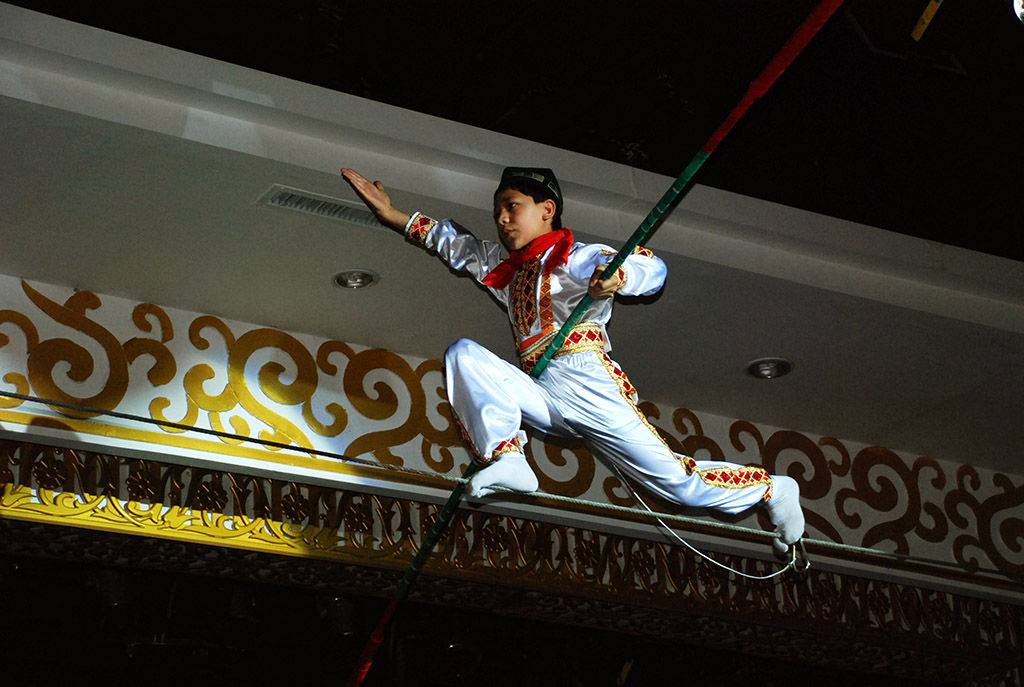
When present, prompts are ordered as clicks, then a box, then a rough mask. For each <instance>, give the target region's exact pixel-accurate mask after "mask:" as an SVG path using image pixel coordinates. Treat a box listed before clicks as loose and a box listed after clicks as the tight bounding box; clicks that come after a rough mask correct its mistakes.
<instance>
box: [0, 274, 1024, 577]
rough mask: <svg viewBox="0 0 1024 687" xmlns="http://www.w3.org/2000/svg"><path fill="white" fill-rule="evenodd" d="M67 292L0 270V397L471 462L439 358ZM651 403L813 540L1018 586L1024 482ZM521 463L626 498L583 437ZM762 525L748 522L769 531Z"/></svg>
mask: <svg viewBox="0 0 1024 687" xmlns="http://www.w3.org/2000/svg"><path fill="white" fill-rule="evenodd" d="M61 291H64V292H65V293H66V292H67V290H66V289H61V288H58V287H48V286H44V285H40V286H38V287H37V286H33V285H31V284H29V283H27V282H19V281H18V280H14V279H11V278H9V277H3V276H0V305H7V306H8V307H6V308H3V309H0V379H2V382H0V388H2V389H4V390H9V391H13V392H15V393H20V394H32V395H36V396H40V397H45V398H52V399H55V400H59V401H63V402H70V403H77V404H82V405H88V406H92V407H96V408H100V409H106V410H116V411H118V412H125V413H129V414H135V415H138V416H142V417H146V418H150V419H155V420H173V421H175V422H178V423H181V424H184V425H188V426H194V427H197V428H204V429H212V430H217V431H221V430H224V431H229V432H232V433H234V434H237V435H238V436H239V437H262V438H265V439H271V440H275V441H280V442H282V443H287V444H291V445H294V446H296V447H298V448H314V449H319V450H323V451H329V452H332V453H338V454H346V455H350V456H360V457H363V458H366V459H369V460H372V461H375V462H376V463H377V464H379V465H381V466H383V467H386V468H403V469H407V470H414V471H416V472H417V473H418V476H410V473H405V474H398V473H395V474H392V475H391V476H390V478H391V479H393V480H394V481H397V482H402V483H406V484H413V485H424V484H432V485H433V486H437V485H438V484H443V483H445V482H444V478H449V479H450V478H452V477H455V476H457V475H459V474H460V473H461V470H462V469H463V467H464V466H465V465H466V464H468V462H469V455H468V453H467V451H466V450H465V448H464V447H463V446H462V445H461V443H460V440H459V436H458V432H457V431H456V429H455V427H454V423H453V422H452V420H451V417H450V414H449V410H448V407H447V403H446V402H445V400H444V398H445V397H444V392H443V389H442V376H441V364H440V362H439V361H436V360H425V361H424V360H416V359H412V358H409V357H406V356H399V355H396V354H394V353H391V352H389V351H383V350H377V349H364V348H360V347H358V346H356V345H353V344H347V343H344V342H339V341H332V340H322V339H316V338H314V337H309V336H305V335H301V334H291V333H287V332H282V331H279V330H274V329H268V328H262V327H251V326H248V325H244V324H239V323H232V322H228V321H225V320H222V319H219V318H216V317H212V316H208V315H197V314H194V313H187V312H182V311H176V310H173V309H169V308H162V307H160V306H157V305H154V304H149V303H141V304H139V303H131V302H128V301H126V300H124V299H118V298H115V297H106V296H105V297H103V298H100V297H99V296H98V295H96V294H93V293H91V292H87V291H77V292H72V293H70V295H68V296H67V297H66V298H65V299H64V300H63V303H62V302H61V301H60V298H59V297H58V296H56V295H55V294H57V293H59V292H61ZM44 292H48V293H50V294H51V295H47V293H44ZM183 333H184V335H183ZM33 406H34V407H33ZM641 407H642V409H643V410H644V411H645V413H646V414H647V415H648V417H649V418H650V420H651V422H652V424H654V425H655V426H656V427H657V428H658V430H659V431H660V432H661V434H662V435H663V437H664V438H665V440H666V442H668V443H669V445H670V446H672V447H673V449H675V450H677V451H679V452H681V453H686V454H688V455H693V456H695V457H698V458H710V459H725V460H730V461H733V462H737V463H758V464H762V465H764V466H765V467H766V468H767V469H768V470H769V471H770V472H775V473H781V474H789V475H790V476H792V477H794V478H795V479H796V480H797V481H798V482H799V483H800V485H801V491H802V495H803V504H804V508H805V512H806V514H807V522H808V532H809V536H810V537H812V538H815V539H824V540H827V541H831V542H837V543H843V544H850V545H854V546H861V547H866V548H878V549H880V550H883V551H888V552H894V553H899V554H906V555H911V556H918V557H921V558H930V559H935V560H940V561H945V562H948V563H950V564H954V565H956V566H959V567H961V568H962V569H964V570H966V571H971V570H982V571H997V572H999V573H1001V574H1002V575H1004V576H1006V578H1007V579H1009V580H1021V579H1024V550H1022V548H1021V546H1020V542H1021V540H1022V539H1024V517H1022V516H1021V513H1022V512H1024V478H1022V477H1021V476H1013V475H1006V474H1002V473H995V472H991V471H985V470H979V469H977V468H974V467H972V466H968V465H956V464H952V463H949V462H944V461H941V460H938V459H934V458H931V457H927V456H922V457H912V456H905V455H900V454H898V453H896V452H894V451H891V450H889V449H886V448H883V447H876V446H865V445H858V444H854V443H852V442H844V441H840V440H838V439H836V438H833V437H828V436H823V437H813V436H809V435H807V434H802V433H798V432H794V431H790V430H785V429H775V428H770V427H764V426H758V425H755V424H753V423H750V422H747V421H744V420H735V419H729V418H722V417H717V416H712V415H707V414H700V415H698V413H696V412H694V411H692V410H689V409H686V408H674V409H672V408H666V407H664V406H660V405H655V404H652V403H649V402H645V403H643V404H641ZM5 425H6V426H7V428H10V427H14V426H20V427H21V428H22V431H21V434H22V435H23V436H25V437H26V438H27V439H29V440H33V439H34V438H35V439H37V440H41V441H52V437H53V434H52V433H51V434H50V435H47V438H42V437H41V436H34V434H33V433H34V432H35V430H36V429H37V428H40V429H46V430H49V431H51V432H53V431H57V432H64V433H66V435H67V436H69V437H74V438H75V439H76V441H78V442H85V443H92V444H94V446H93V448H94V449H95V450H96V451H101V452H102V451H104V450H107V446H108V445H109V443H110V442H111V440H118V441H121V442H128V443H135V444H137V445H138V446H140V447H144V448H146V449H147V450H148V451H149V452H154V451H155V452H158V453H164V454H175V453H176V452H187V451H201V452H202V453H203V455H205V456H207V457H209V458H211V459H213V460H218V461H223V464H224V470H226V471H231V470H238V469H243V468H245V467H246V466H251V464H252V463H253V462H260V463H264V464H272V465H275V466H278V467H279V468H283V469H284V470H288V469H289V468H302V469H303V470H307V471H310V470H312V471H318V472H322V473H323V474H324V475H327V476H333V477H335V478H339V479H341V481H344V478H345V477H346V476H357V477H358V476H360V475H365V474H366V473H365V471H360V469H359V468H354V467H352V466H350V465H347V464H344V463H341V462H339V461H334V460H325V459H318V458H315V457H311V456H308V455H303V454H302V453H289V452H287V451H278V450H270V449H267V448H266V447H263V446H258V445H256V444H253V443H252V442H247V441H245V440H244V439H242V438H239V439H211V438H205V437H202V436H201V435H196V434H194V433H190V432H183V431H181V430H177V429H169V428H163V429H159V428H154V427H152V426H135V425H132V424H131V423H125V422H116V421H112V420H109V419H107V418H104V417H102V416H99V417H97V416H95V414H90V413H82V412H75V411H67V410H61V409H51V408H49V407H46V406H40V405H38V404H29V403H23V402H21V401H18V400H15V399H9V398H0V427H4V426H5ZM11 435H12V432H10V431H8V432H7V436H11ZM528 458H529V459H530V461H531V464H532V465H533V467H534V469H535V471H536V472H537V474H538V477H539V479H540V484H541V489H542V490H543V491H546V492H549V493H552V494H558V495H562V496H570V497H580V498H583V499H588V500H593V501H603V502H610V503H613V504H618V505H633V504H632V497H631V496H630V494H629V493H628V491H627V490H625V489H624V488H623V485H622V484H621V483H620V482H619V480H618V478H617V477H615V476H614V475H613V474H612V473H610V472H609V471H608V470H607V469H606V468H605V466H603V465H602V464H600V463H599V462H598V461H596V460H595V459H594V457H593V456H592V455H591V454H590V453H589V452H588V451H587V450H586V449H585V448H584V447H583V446H582V445H581V444H579V443H572V442H562V441H559V440H556V439H551V438H549V439H547V440H546V441H545V440H542V438H540V437H533V438H532V439H531V441H530V443H529V446H528ZM183 462H188V461H183ZM243 471H244V469H243ZM378 476H379V475H378ZM561 507H563V508H571V507H572V506H569V505H564V506H561ZM666 508H671V506H666ZM757 517H758V516H757V515H756V514H755V515H751V516H749V517H748V518H747V519H746V520H741V521H740V522H739V524H742V525H746V526H751V527H759V526H762V527H763V526H764V524H765V523H760V524H758V523H757V522H755V519H756V518H757Z"/></svg>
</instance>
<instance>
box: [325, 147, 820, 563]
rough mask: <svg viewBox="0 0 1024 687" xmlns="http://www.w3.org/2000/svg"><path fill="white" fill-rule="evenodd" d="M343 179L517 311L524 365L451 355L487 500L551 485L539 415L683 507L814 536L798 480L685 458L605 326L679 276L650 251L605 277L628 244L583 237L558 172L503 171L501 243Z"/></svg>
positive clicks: (476, 352)
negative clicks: (574, 315)
mask: <svg viewBox="0 0 1024 687" xmlns="http://www.w3.org/2000/svg"><path fill="white" fill-rule="evenodd" d="M342 176H343V177H344V178H345V180H346V181H347V182H348V183H349V184H350V185H351V186H352V188H353V189H354V190H355V192H356V194H358V196H359V197H360V198H361V199H362V201H363V202H364V203H365V204H366V206H367V207H368V208H369V209H370V210H371V211H372V212H373V213H374V215H376V217H377V219H378V220H380V222H381V223H382V224H384V225H385V226H388V227H391V228H392V229H395V230H396V231H399V232H402V233H404V234H405V236H406V237H407V238H408V239H409V240H411V241H412V242H414V243H417V244H419V245H421V246H423V247H424V248H426V249H428V250H431V251H434V252H436V253H437V254H438V255H439V257H440V258H441V259H442V260H444V261H445V262H446V263H447V264H448V265H450V266H451V267H452V268H454V269H457V270H464V271H466V272H469V274H471V275H472V276H473V277H474V278H475V279H476V280H477V281H478V282H480V283H482V284H483V285H484V286H486V287H487V288H488V289H489V290H490V291H491V293H492V294H494V295H495V297H497V298H498V300H499V301H500V302H501V303H503V304H504V305H505V307H506V308H507V309H508V313H509V319H510V320H511V323H512V329H513V332H514V333H515V338H516V342H517V343H518V346H519V358H520V365H521V367H522V368H523V369H522V370H520V369H519V368H517V367H515V366H513V365H510V364H509V363H507V362H505V361H504V360H502V359H501V358H499V357H498V356H496V355H494V354H493V353H491V352H490V351H488V350H487V349H485V348H483V347H482V346H480V345H479V344H477V343H476V342H474V341H470V340H468V339H461V340H459V341H457V342H456V343H454V344H453V345H452V346H451V347H450V348H449V349H448V351H447V352H446V353H445V376H446V383H447V389H448V400H449V402H450V403H451V407H452V410H453V413H454V414H455V417H456V419H457V421H458V423H459V425H460V427H461V429H462V430H463V435H464V437H465V439H466V441H467V443H468V444H469V446H470V448H471V449H472V451H473V453H474V454H475V455H476V458H477V459H478V460H479V461H480V462H481V463H483V464H484V466H485V467H483V469H481V470H480V471H478V472H477V473H475V474H474V475H473V476H472V477H471V478H470V480H469V484H468V487H467V488H468V492H469V494H470V495H471V496H475V497H482V496H486V495H488V494H490V493H492V492H493V491H494V487H505V488H508V489H513V490H516V491H523V492H531V491H536V490H537V487H538V481H537V476H536V475H535V474H534V472H533V470H532V469H531V467H530V465H529V463H528V462H527V460H526V456H525V454H524V453H523V446H524V443H525V441H526V434H525V433H524V432H523V431H522V426H523V424H526V425H529V426H531V427H534V428H536V429H538V430H540V431H542V432H546V433H548V434H553V435H557V436H561V437H574V438H582V439H583V440H584V441H585V442H586V443H587V445H588V446H589V447H590V449H591V450H592V451H593V452H594V453H595V455H597V456H599V457H602V458H604V459H606V460H609V461H611V462H613V463H614V464H615V465H616V466H618V467H619V468H620V469H621V470H622V471H623V472H624V473H625V474H627V475H628V476H629V477H631V478H633V479H634V480H636V481H637V482H639V483H641V484H643V485H644V486H645V487H646V488H647V489H649V490H650V491H652V492H653V493H655V494H658V495H659V496H661V497H664V498H666V499H669V500H671V501H674V502H676V503H680V504H683V505H686V506H695V507H707V508H716V509H718V510H722V511H725V512H727V513H738V512H740V511H743V510H746V509H747V508H750V507H752V506H756V505H758V504H761V503H764V504H765V505H766V506H767V510H768V515H769V517H770V518H771V521H772V523H773V525H774V526H775V530H776V531H777V532H778V533H779V539H776V540H774V542H775V544H776V546H777V548H779V549H780V550H781V551H786V550H787V549H788V546H789V545H791V544H794V543H796V542H797V541H798V540H799V539H800V537H801V536H802V535H803V531H804V517H803V512H802V511H801V508H800V493H799V487H798V485H797V483H796V482H795V481H794V480H793V479H792V478H790V477H786V476H778V475H769V474H768V472H767V471H766V470H765V469H764V468H761V467H757V466H740V465H736V464H733V463H726V462H722V461H705V460H694V459H693V458H691V457H689V456H683V455H679V454H676V453H673V452H672V451H671V450H670V449H669V448H668V446H667V445H666V444H665V442H664V441H663V440H662V438H661V437H660V436H659V435H658V433H657V431H656V430H655V429H654V427H653V426H651V424H650V423H649V422H648V421H647V418H646V417H645V416H644V414H643V412H642V411H641V410H640V409H639V408H638V407H637V396H636V390H635V389H634V388H633V387H632V385H631V384H630V383H629V380H628V379H627V378H626V375H625V374H624V373H623V372H622V370H621V368H620V367H619V366H618V364H617V363H615V362H614V361H613V360H612V359H611V358H609V356H608V351H610V350H611V345H610V344H609V342H608V335H607V333H606V331H605V325H607V324H608V321H609V320H610V319H611V314H612V301H613V299H612V296H613V295H614V294H615V293H621V294H623V295H629V296H636V295H649V294H653V293H656V292H657V291H658V290H659V289H661V287H662V285H663V284H664V281H665V274H666V269H665V264H664V263H663V262H662V261H661V260H660V259H659V258H657V257H655V256H654V255H653V254H652V253H651V252H650V251H648V250H646V249H642V248H638V249H637V250H636V251H634V253H633V254H632V255H630V256H629V257H628V258H627V259H626V261H625V263H624V264H623V266H622V267H621V268H619V270H617V271H616V273H615V274H613V275H610V276H608V277H607V278H603V277H604V276H605V275H604V274H603V272H604V265H606V264H607V263H608V262H610V260H611V258H612V256H614V255H615V251H614V250H613V249H611V248H610V247H608V246H605V245H601V244H585V243H579V242H577V241H575V240H574V239H573V235H572V232H570V231H569V230H568V229H565V228H563V227H562V222H561V212H562V207H563V199H562V193H561V190H560V189H559V186H558V181H557V180H556V179H555V175H554V173H552V171H551V170H550V169H543V168H518V167H509V168H506V169H505V171H504V172H503V174H502V176H501V181H500V183H499V185H498V189H497V190H496V191H495V192H494V222H495V224H496V225H497V228H498V234H499V237H500V239H501V244H499V243H496V242H493V241H486V240H481V239H478V238H476V237H475V236H473V235H472V234H471V233H469V232H468V231H467V230H466V229H464V228H463V227H461V226H460V225H458V224H456V223H455V222H453V221H451V220H442V221H436V220H433V219H431V218H429V217H427V216H425V215H422V214H420V213H418V212H417V213H415V214H414V215H412V216H410V215H408V214H406V213H404V212H402V211H400V210H398V209H397V208H395V207H394V206H392V205H391V198H390V196H389V195H388V193H387V191H386V190H385V188H384V185H383V184H382V183H381V182H379V181H377V182H373V183H371V182H370V181H369V180H367V179H366V178H364V177H363V176H361V175H360V174H358V173H357V172H355V171H354V170H352V169H343V170H342ZM502 244H504V246H505V248H507V249H508V251H509V253H510V255H509V257H507V258H503V256H502V254H501V253H502ZM585 294H589V295H590V296H591V298H593V299H594V301H593V303H592V304H591V306H590V308H589V310H588V311H587V312H586V314H585V316H584V317H583V319H582V320H581V323H580V324H579V325H577V326H576V327H575V328H574V329H573V330H572V333H571V334H570V335H569V336H568V337H567V338H566V342H565V344H564V345H563V346H562V347H561V349H560V350H559V351H558V352H557V353H556V354H555V357H554V358H553V359H552V360H551V362H550V363H549V364H548V367H547V368H546V369H544V371H543V372H542V373H541V374H540V377H539V378H537V379H534V378H533V377H531V376H530V375H529V374H528V373H529V371H530V370H531V369H532V367H533V364H534V363H535V362H536V360H537V359H538V358H539V357H540V356H541V354H542V353H543V351H544V349H545V348H546V346H547V344H548V343H550V341H551V340H552V339H553V338H554V337H555V334H556V333H557V332H558V330H559V328H560V327H561V325H562V324H563V323H564V322H565V320H566V319H567V318H568V316H569V313H570V312H571V311H572V309H573V307H574V306H575V305H576V303H577V302H579V300H580V298H582V297H583V296H584V295H585ZM523 370H525V372H524V371H523Z"/></svg>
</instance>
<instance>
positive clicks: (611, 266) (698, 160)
mask: <svg viewBox="0 0 1024 687" xmlns="http://www.w3.org/2000/svg"><path fill="white" fill-rule="evenodd" d="M709 157H710V155H708V154H707V153H705V152H703V151H701V152H699V153H697V154H696V155H695V156H694V157H693V159H692V160H690V164H688V165H686V169H684V170H683V173H682V174H680V175H679V177H678V178H677V179H676V180H675V183H673V184H672V186H671V187H670V188H669V189H668V191H666V192H665V195H663V196H662V197H661V200H659V201H658V202H657V203H655V205H654V207H653V208H651V211H650V212H649V213H647V217H645V218H644V221H643V222H641V223H640V226H639V227H637V228H636V231H634V232H633V235H632V236H630V237H629V240H628V241H626V243H625V245H623V246H622V248H621V249H619V252H618V253H616V254H615V257H614V258H612V260H611V262H609V263H608V264H607V265H606V266H605V270H604V273H605V274H608V275H612V274H615V270H617V269H619V268H620V267H621V266H622V263H624V262H625V261H626V258H627V257H629V255H630V254H631V253H632V252H633V250H634V249H635V248H636V247H637V246H639V245H640V243H641V242H642V241H643V240H644V239H646V238H647V235H648V234H650V233H651V231H652V230H653V229H654V227H655V226H657V224H658V222H660V221H661V218H662V217H664V216H665V213H666V212H668V209H669V208H670V207H672V203H674V202H675V200H676V198H678V197H679V196H680V195H681V194H682V192H683V190H684V189H685V188H686V187H687V185H688V184H689V183H690V180H691V179H692V178H693V175H694V174H696V173H697V170H698V169H700V166H701V165H703V164H704V161H705V160H707V159H708V158H709ZM593 302H594V299H593V298H591V297H590V295H589V294H588V295H584V296H583V298H581V299H580V302H579V303H577V304H576V307H575V308H573V311H572V312H571V313H569V317H568V318H566V320H565V324H563V325H562V328H561V329H559V330H558V333H557V334H555V338H554V339H552V340H551V343H550V344H548V347H547V348H546V349H544V353H542V354H541V356H540V359H539V360H537V363H536V364H535V365H534V366H533V369H532V370H530V376H531V377H535V378H536V377H540V374H541V373H542V372H543V371H544V368H546V367H547V366H548V363H549V362H551V358H553V357H554V355H555V353H557V352H558V350H559V349H560V348H561V347H562V344H563V343H565V339H566V337H567V336H569V332H571V331H572V330H573V328H574V327H575V326H576V325H578V324H579V323H580V320H581V319H583V315H584V314H585V313H586V312H587V309H588V308H589V307H590V304H591V303H593Z"/></svg>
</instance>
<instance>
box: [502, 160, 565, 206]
mask: <svg viewBox="0 0 1024 687" xmlns="http://www.w3.org/2000/svg"><path fill="white" fill-rule="evenodd" d="M512 179H526V180H528V181H532V182H534V183H537V184H540V185H541V186H543V187H544V188H546V189H547V190H548V191H550V192H551V195H553V196H554V197H555V202H556V203H558V207H559V209H561V207H562V189H561V188H560V187H559V186H558V179H556V178H555V173H554V172H552V171H551V170H550V169H548V168H547V167H506V168H505V169H504V171H503V172H502V173H501V182H500V183H499V184H498V188H501V187H502V186H505V185H506V184H507V183H508V182H509V181H510V180H512Z"/></svg>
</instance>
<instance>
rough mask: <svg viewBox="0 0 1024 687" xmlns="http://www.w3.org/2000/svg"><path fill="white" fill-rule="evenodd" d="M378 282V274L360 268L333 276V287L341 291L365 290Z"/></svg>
mask: <svg viewBox="0 0 1024 687" xmlns="http://www.w3.org/2000/svg"><path fill="white" fill-rule="evenodd" d="M379 281H380V275H379V274H377V273H376V272H374V271H373V270H364V269H362V268H359V269H351V270H345V271H343V272H338V274H336V275H334V285H335V286H337V287H339V288H342V289H365V288H366V287H367V286H373V285H374V284H376V283H377V282H379Z"/></svg>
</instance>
